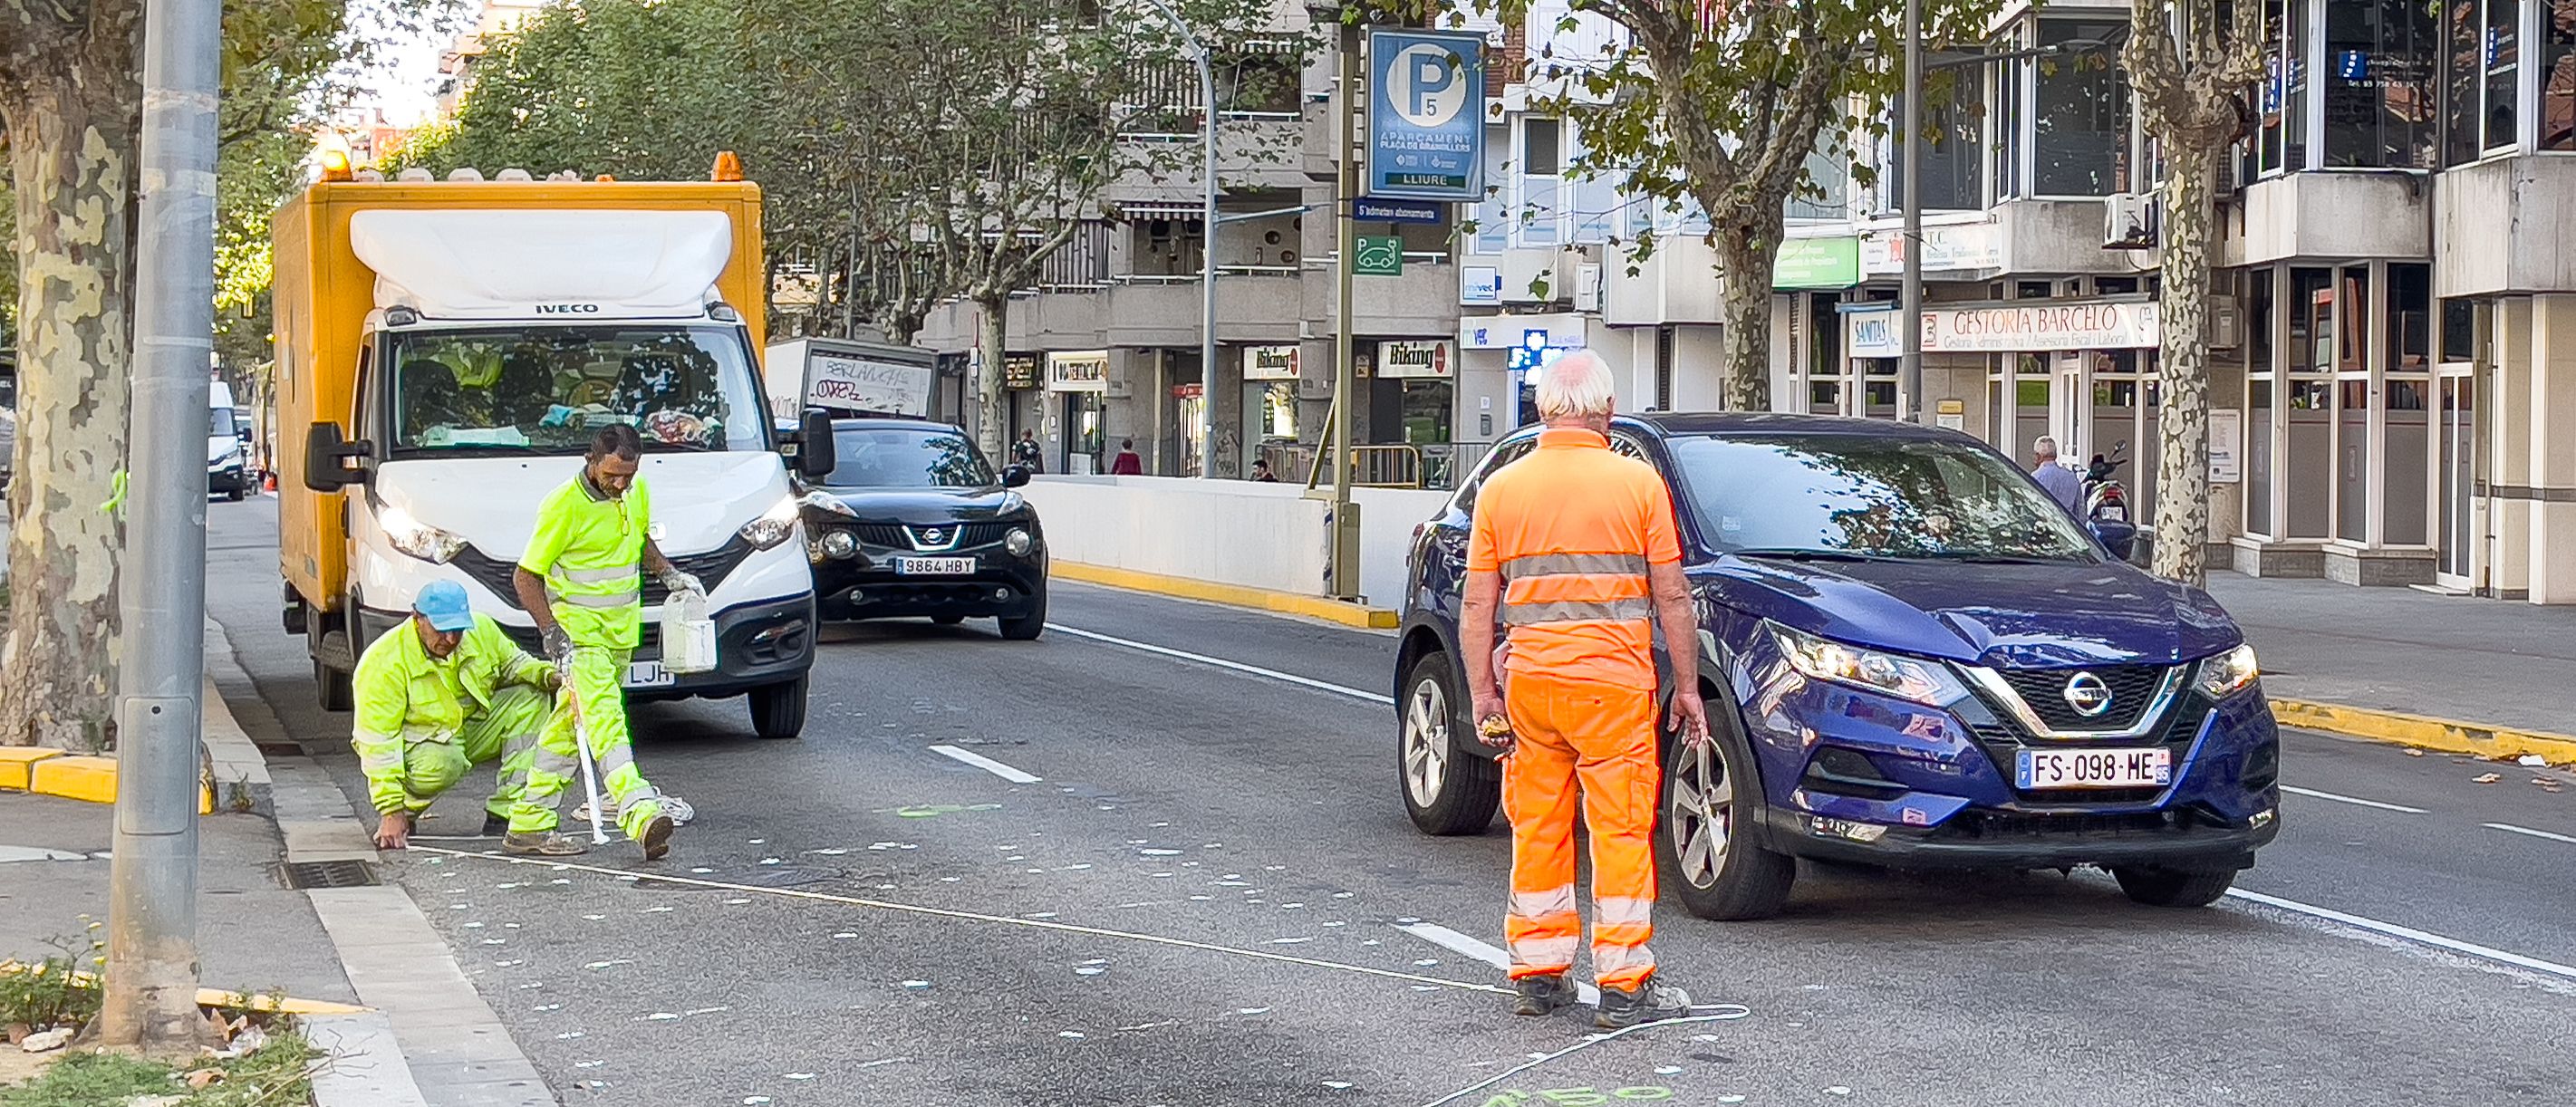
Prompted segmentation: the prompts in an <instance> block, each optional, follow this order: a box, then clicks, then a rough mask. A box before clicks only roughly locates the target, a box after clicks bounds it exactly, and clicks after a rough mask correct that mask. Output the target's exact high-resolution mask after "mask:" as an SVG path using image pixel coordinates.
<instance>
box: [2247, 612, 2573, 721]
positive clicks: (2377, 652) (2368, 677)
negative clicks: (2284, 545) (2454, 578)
mask: <svg viewBox="0 0 2576 1107" xmlns="http://www.w3.org/2000/svg"><path fill="white" fill-rule="evenodd" d="M2209 594H2210V595H2212V596H2215V597H2217V598H2218V602H2219V603H2220V604H2221V605H2223V606H2225V607H2226V608H2227V611H2228V614H2230V615H2233V616H2235V617H2236V621H2237V623H2238V624H2239V625H2241V626H2243V627H2244V628H2245V636H2246V638H2247V640H2248V641H2251V642H2252V643H2253V644H2254V650H2255V652H2256V653H2257V654H2258V655H2259V656H2260V657H2261V658H2262V663H2263V687H2264V689H2265V690H2266V691H2267V692H2269V693H2270V694H2271V695H2272V697H2273V698H2274V699H2275V700H2291V701H2308V702H2313V703H2320V704H2332V705H2337V706H2343V707H2353V708H2361V709H2364V710H2367V711H2375V712H2393V713H2399V714H2406V715H2419V716H2431V717H2434V718H2439V719H2453V720H2462V721H2466V722H2472V723H2477V724H2480V725H2483V726H2488V727H2494V728H2500V729H2501V728H2510V729H2514V730H2524V731H2537V732H2541V733H2544V734H2561V735H2565V734H2576V607H2541V606H2535V605H2532V604H2526V603H2512V602H2506V601H2501V600H2481V599H2473V598H2469V597H2463V596H2437V595H2433V594H2431V593H2427V592H2419V591H2416V590H2414V589H2411V588H2353V587H2350V586H2347V585H2341V584H2335V583H2332V582H2329V581H2322V580H2280V579H2268V580H2265V579H2256V578H2253V577H2246V576H2239V575H2237V574H2235V573H2225V572H2221V573H2212V574H2210V577H2209Z"/></svg>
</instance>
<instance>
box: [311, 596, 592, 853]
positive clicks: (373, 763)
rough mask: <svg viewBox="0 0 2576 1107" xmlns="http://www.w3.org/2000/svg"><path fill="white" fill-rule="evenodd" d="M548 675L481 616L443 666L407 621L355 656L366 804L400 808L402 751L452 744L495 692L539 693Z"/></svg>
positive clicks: (352, 739) (355, 731)
mask: <svg viewBox="0 0 2576 1107" xmlns="http://www.w3.org/2000/svg"><path fill="white" fill-rule="evenodd" d="M551 671H552V667H551V666H549V665H547V664H546V663H545V662H543V661H540V660H538V659H537V658H535V657H531V656H529V655H528V653H527V651H525V650H522V649H520V648H519V647H518V646H517V645H516V644H514V643H512V642H511V641H510V639H509V637H508V636H507V635H504V634H502V633H501V625H500V624H499V623H495V622H493V621H492V619H491V617H490V616H487V615H482V614H479V613H478V614H476V615H475V616H474V626H473V628H472V629H470V630H467V631H466V632H465V637H464V639H463V640H462V641H459V642H458V643H457V644H456V652H454V653H451V654H449V655H447V659H446V660H444V661H440V660H437V659H434V658H432V657H430V656H429V651H428V650H427V649H426V648H424V647H423V646H422V645H421V642H420V632H419V630H418V629H416V628H414V627H413V626H412V624H411V623H410V622H409V621H408V620H406V621H405V622H403V623H402V624H401V625H399V626H396V627H395V628H394V629H392V630H390V631H387V632H385V634H384V635H383V636H382V637H379V638H377V639H376V641H375V644H374V645H371V646H368V647H367V652H366V654H365V655H364V656H362V657H360V658H358V671H357V673H356V674H355V675H353V676H352V677H351V678H350V686H351V687H350V690H351V692H352V693H353V695H354V697H355V699H356V700H357V719H356V720H355V721H354V723H352V725H351V726H350V735H349V744H350V745H352V746H354V747H356V748H357V751H358V763H359V765H360V766H361V767H363V768H364V769H365V770H366V774H367V798H368V800H370V801H371V802H373V803H374V804H375V806H376V810H377V811H378V812H392V811H400V810H403V809H404V803H403V799H404V788H403V760H404V753H405V751H406V750H408V749H409V748H410V747H412V746H414V745H417V744H420V743H422V742H454V741H456V740H457V735H458V733H459V732H460V731H462V730H464V729H465V721H466V719H467V718H468V717H470V716H473V715H479V714H481V713H482V712H484V711H485V710H487V709H489V708H490V707H491V706H492V696H493V693H494V692H496V691H498V690H499V689H501V688H503V687H506V686H508V685H512V684H525V685H530V686H532V687H536V688H544V687H545V686H546V676H547V674H548V673H549V672H551Z"/></svg>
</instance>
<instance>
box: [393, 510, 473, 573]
mask: <svg viewBox="0 0 2576 1107" xmlns="http://www.w3.org/2000/svg"><path fill="white" fill-rule="evenodd" d="M376 525H377V526H380V527H383V528H384V531H385V541H386V542H389V543H391V544H392V545H393V548H395V549H397V550H401V551H402V552H404V553H407V554H410V555H411V556H413V557H417V558H419V559H421V560H423V561H426V562H429V563H430V564H432V565H445V564H447V563H448V562H449V561H451V560H453V559H455V557H456V555H457V554H459V553H462V552H464V550H465V540H464V539H462V538H458V537H457V536H455V535H453V534H449V533H447V532H446V531H443V530H440V529H438V528H437V527H433V526H430V525H429V524H427V523H424V522H421V521H420V520H418V519H414V518H412V517H411V512H408V511H405V510H403V509H401V508H399V507H395V506H393V505H391V504H387V505H385V506H384V508H383V509H382V510H380V511H378V512H376Z"/></svg>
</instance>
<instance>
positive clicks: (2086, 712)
mask: <svg viewBox="0 0 2576 1107" xmlns="http://www.w3.org/2000/svg"><path fill="white" fill-rule="evenodd" d="M2065 696H2066V706H2068V707H2072V708H2074V709H2075V710H2076V711H2077V712H2078V713H2080V714H2082V715H2083V716H2084V717H2085V718H2088V719H2096V718H2100V717H2101V716H2102V713H2103V712H2106V711H2109V710H2111V686H2110V685H2108V684H2104V683H2102V678H2101V677H2097V676H2094V675H2093V674H2091V673H2077V674H2075V675H2074V676H2071V677H2068V678H2066V692H2065Z"/></svg>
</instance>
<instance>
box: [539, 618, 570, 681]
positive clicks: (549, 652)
mask: <svg viewBox="0 0 2576 1107" xmlns="http://www.w3.org/2000/svg"><path fill="white" fill-rule="evenodd" d="M545 644H546V660H548V661H552V662H554V663H555V669H556V671H557V672H558V673H560V672H561V671H562V670H563V669H564V668H565V667H566V666H569V665H571V664H572V635H571V634H569V633H567V632H565V630H564V628H563V624H561V623H557V624H555V625H554V626H551V627H547V628H546V634H545ZM556 679H558V680H560V679H562V678H561V677H560V676H558V677H557V678H556Z"/></svg>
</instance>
